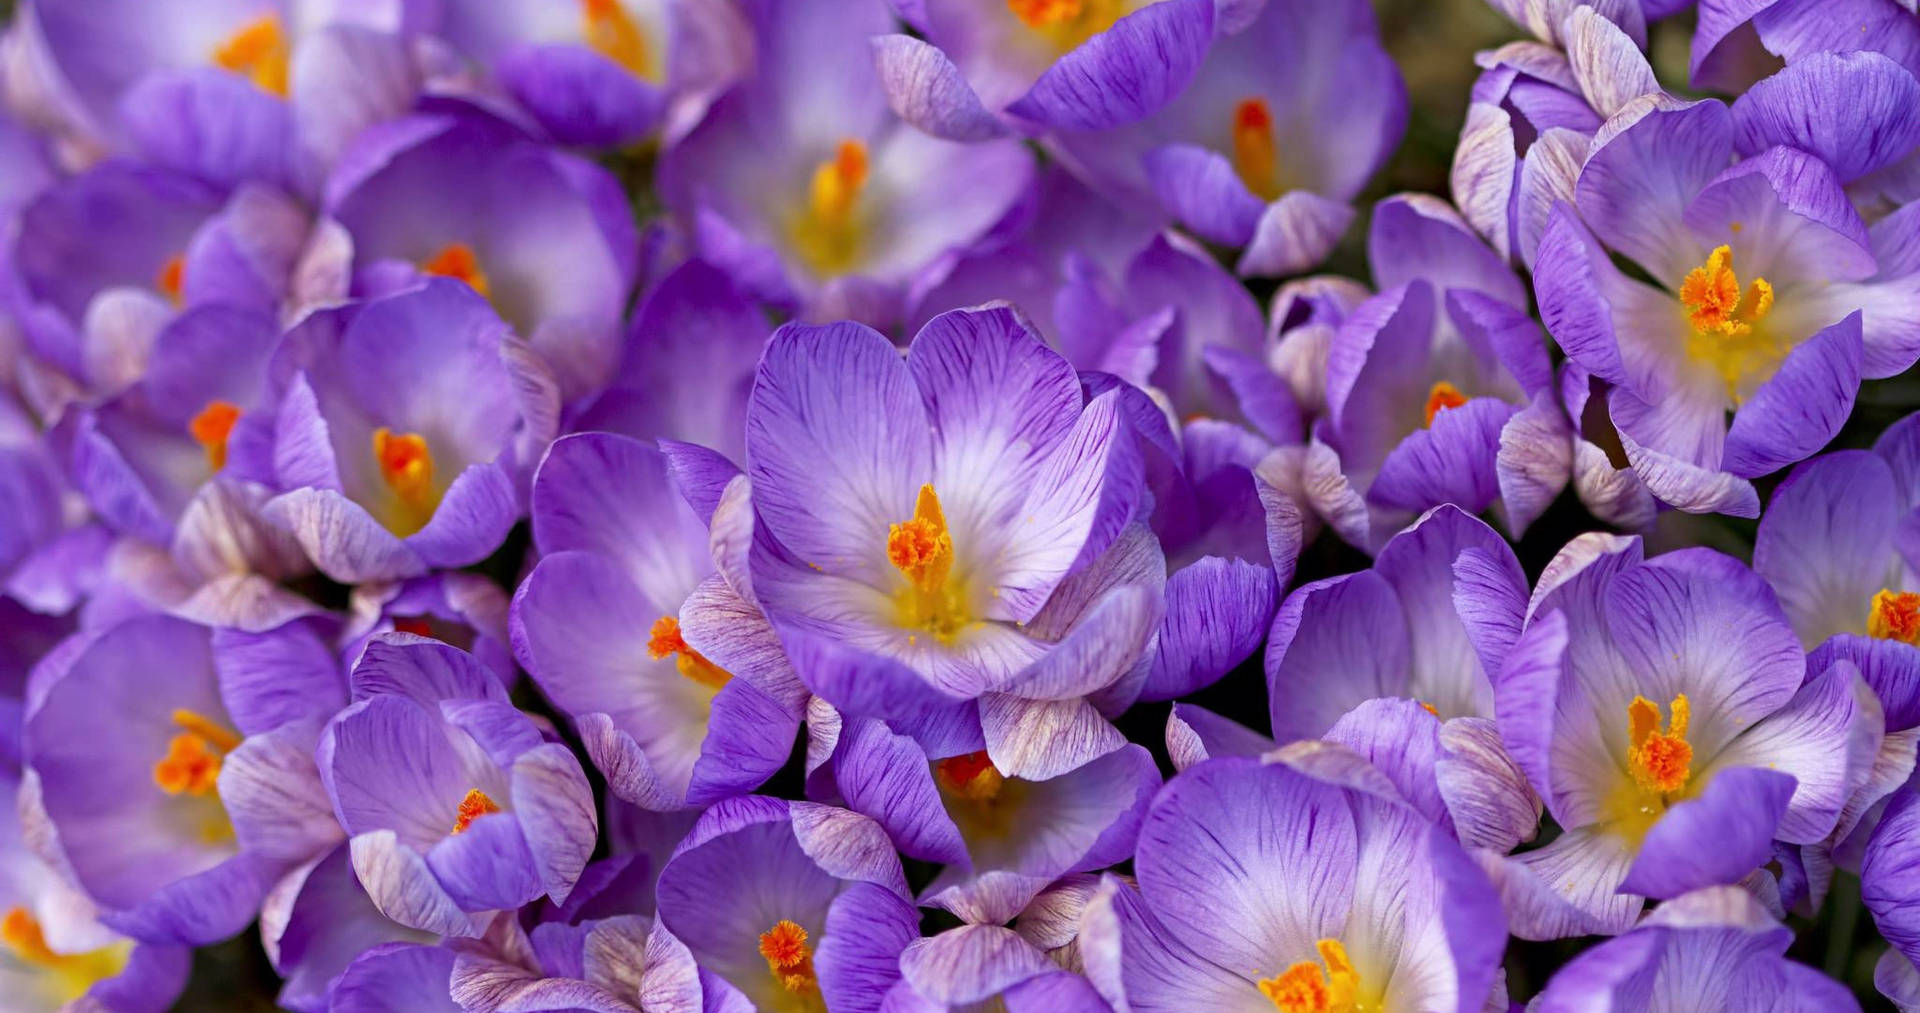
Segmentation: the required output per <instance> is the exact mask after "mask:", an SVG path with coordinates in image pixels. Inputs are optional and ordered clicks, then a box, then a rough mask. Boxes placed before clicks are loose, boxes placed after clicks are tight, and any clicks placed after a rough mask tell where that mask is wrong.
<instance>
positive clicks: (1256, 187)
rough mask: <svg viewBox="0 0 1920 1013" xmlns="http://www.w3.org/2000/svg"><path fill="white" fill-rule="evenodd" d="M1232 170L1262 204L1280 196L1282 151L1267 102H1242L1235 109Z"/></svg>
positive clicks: (1261, 99) (1259, 100)
mask: <svg viewBox="0 0 1920 1013" xmlns="http://www.w3.org/2000/svg"><path fill="white" fill-rule="evenodd" d="M1233 170H1234V172H1235V173H1237V174H1239V176H1240V182H1242V183H1245V184H1246V186H1247V189H1248V190H1251V191H1253V194H1254V196H1256V197H1259V198H1260V199H1261V200H1269V201H1270V200H1273V199H1274V198H1276V197H1278V196H1280V193H1281V191H1282V189H1283V188H1282V187H1281V185H1280V149H1279V147H1278V146H1277V145H1276V144H1275V142H1274V136H1273V112H1272V110H1270V109H1269V108H1267V100H1266V99H1263V98H1257V97H1256V98H1246V99H1241V100H1240V104H1239V105H1236V106H1234V107H1233Z"/></svg>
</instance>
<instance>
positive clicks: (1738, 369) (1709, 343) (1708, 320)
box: [1680, 246, 1792, 401]
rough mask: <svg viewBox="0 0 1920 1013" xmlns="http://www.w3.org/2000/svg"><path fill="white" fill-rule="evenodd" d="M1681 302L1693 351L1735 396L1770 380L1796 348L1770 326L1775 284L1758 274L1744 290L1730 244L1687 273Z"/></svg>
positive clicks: (1747, 392)
mask: <svg viewBox="0 0 1920 1013" xmlns="http://www.w3.org/2000/svg"><path fill="white" fill-rule="evenodd" d="M1680 305H1681V306H1682V307H1684V308H1685V309H1686V312H1687V324H1688V326H1690V327H1691V328H1692V334H1691V335H1689V337H1688V338H1687V354H1688V355H1689V356H1691V357H1692V358H1693V360H1694V361H1696V362H1699V363H1701V364H1703V365H1705V366H1707V367H1709V368H1711V369H1713V370H1714V371H1715V372H1716V373H1718V374H1719V375H1720V378H1721V379H1722V380H1723V381H1725V382H1726V385H1727V396H1728V397H1729V398H1732V399H1733V400H1735V401H1739V400H1740V399H1741V398H1743V397H1744V396H1746V395H1747V394H1749V393H1751V392H1752V390H1753V388H1755V387H1758V386H1759V385H1760V384H1761V383H1764V382H1766V380H1767V379H1768V378H1769V377H1771V376H1772V375H1773V373H1774V371H1775V370H1777V369H1779V368H1780V363H1781V361H1782V360H1784V359H1785V358H1786V357H1787V353H1788V352H1789V351H1792V348H1791V346H1790V345H1789V344H1787V343H1785V342H1783V341H1782V340H1781V339H1780V338H1779V337H1778V336H1776V335H1774V334H1773V333H1772V331H1771V329H1770V328H1768V327H1766V326H1764V322H1765V320H1766V317H1767V314H1768V313H1769V312H1771V311H1772V310H1773V286H1772V285H1771V284H1769V283H1768V282H1767V280H1766V279H1765V278H1755V279H1753V281H1752V282H1751V283H1750V284H1749V285H1748V286H1747V288H1746V290H1745V292H1742V291H1741V288H1740V278H1739V276H1738V275H1736V274H1734V273H1733V250H1732V248H1730V247H1726V246H1720V247H1716V248H1715V249H1714V251H1713V253H1711V254H1710V255H1708V257H1707V262H1706V263H1705V264H1702V265H1700V266H1699V267H1696V268H1694V269H1693V270H1692V271H1689V272H1687V277H1686V279H1685V280H1684V281H1682V282H1681V283H1680Z"/></svg>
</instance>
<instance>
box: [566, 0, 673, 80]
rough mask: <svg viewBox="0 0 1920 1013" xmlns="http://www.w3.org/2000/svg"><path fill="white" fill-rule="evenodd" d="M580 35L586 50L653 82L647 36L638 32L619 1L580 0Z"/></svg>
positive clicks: (655, 75)
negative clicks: (584, 41) (584, 42)
mask: <svg viewBox="0 0 1920 1013" xmlns="http://www.w3.org/2000/svg"><path fill="white" fill-rule="evenodd" d="M580 34H581V37H583V38H584V39H586V42H587V48H589V49H591V50H593V51H594V52H596V53H599V54H600V55H601V56H604V57H606V58H607V59H609V60H612V61H613V62H615V63H617V64H619V65H620V66H621V67H623V68H625V69H626V71H627V73H629V74H632V75H633V76H634V77H637V78H641V79H643V80H647V81H653V80H657V79H658V78H659V70H658V69H657V68H655V67H654V64H653V53H652V52H651V51H650V50H649V49H648V48H647V35H646V33H645V32H642V31H641V30H640V26H639V24H637V23H636V22H635V21H634V20H633V17H632V16H631V15H629V14H628V13H627V11H626V8H624V7H622V6H620V0H580Z"/></svg>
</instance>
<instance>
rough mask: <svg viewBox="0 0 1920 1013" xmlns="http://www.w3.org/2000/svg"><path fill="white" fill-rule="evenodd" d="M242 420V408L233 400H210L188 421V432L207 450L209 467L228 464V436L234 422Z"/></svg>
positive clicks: (211, 468)
mask: <svg viewBox="0 0 1920 1013" xmlns="http://www.w3.org/2000/svg"><path fill="white" fill-rule="evenodd" d="M238 421H240V409H239V407H238V406H236V405H235V404H234V403H233V402H231V401H221V400H218V399H215V400H212V401H208V402H207V406H206V407H205V408H202V409H200V414H198V415H195V416H194V417H193V419H192V421H190V422H188V423H187V432H189V433H191V434H192V435H193V439H194V442H196V443H198V444H200V446H201V447H202V448H204V449H205V450H206V452H207V468H208V469H209V470H212V471H219V470H220V469H221V468H224V467H226V466H227V437H228V436H229V435H231V434H232V433H233V424H234V423H235V422H238Z"/></svg>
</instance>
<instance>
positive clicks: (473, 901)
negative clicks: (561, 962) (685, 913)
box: [317, 634, 598, 936]
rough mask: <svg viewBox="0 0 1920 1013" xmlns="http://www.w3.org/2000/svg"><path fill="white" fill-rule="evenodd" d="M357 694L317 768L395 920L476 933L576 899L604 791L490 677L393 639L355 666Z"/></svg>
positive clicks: (359, 864) (425, 647) (367, 876)
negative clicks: (543, 899) (550, 902)
mask: <svg viewBox="0 0 1920 1013" xmlns="http://www.w3.org/2000/svg"><path fill="white" fill-rule="evenodd" d="M353 695H354V699H355V702H354V703H352V704H351V705H349V706H348V707H347V708H346V709H345V710H343V711H341V712H340V713H339V714H338V715H337V716H335V717H334V718H333V720H332V721H331V722H329V723H328V725H327V727H326V730H325V732H324V733H323V734H322V736H321V738H320V744H319V751H318V754H317V758H318V762H319V765H320V776H321V779H322V780H323V781H324V782H325V784H326V788H327V795H328V796H329V797H330V798H331V799H332V801H333V806H334V812H335V814H336V815H337V816H338V818H339V820H340V825H341V827H343V828H344V829H345V830H346V832H347V834H348V835H349V837H350V843H351V847H352V859H353V871H354V874H355V875H356V876H358V877H359V879H360V883H361V885H362V886H363V887H364V888H365V889H366V892H367V896H368V897H370V898H371V899H372V900H373V903H374V906H375V907H377V908H378V909H379V910H380V912H381V913H382V914H384V915H386V916H387V917H388V918H390V919H392V920H393V921H396V922H399V923H400V924H402V925H406V926H409V927H411V928H417V929H421V930H424V931H428V932H435V933H438V934H440V935H444V936H477V935H479V934H480V933H481V932H482V930H483V929H484V927H485V925H486V924H487V922H488V920H489V919H488V918H487V917H486V915H485V913H486V912H491V911H496V910H503V909H504V910H513V909H515V908H518V907H520V906H521V905H522V904H525V903H527V902H529V901H531V900H533V899H534V898H536V897H539V896H541V895H543V894H544V895H546V896H548V897H551V898H553V899H554V900H556V901H561V900H565V899H566V897H567V895H568V893H569V892H570V891H571V890H572V889H573V885H574V882H575V881H576V880H577V879H578V878H579V876H580V872H581V870H582V869H583V868H585V866H586V863H587V857H588V856H589V855H590V854H591V853H592V851H593V844H594V838H595V836H596V835H597V833H598V821H597V818H596V816H595V810H594V804H593V791H592V789H591V788H590V787H589V786H588V784H587V779H586V775H585V774H584V773H583V772H582V771H581V770H580V763H579V761H578V760H576V759H574V757H573V754H572V753H570V752H568V751H567V748H566V747H565V746H564V745H561V744H559V743H557V742H549V741H546V740H545V738H544V737H543V736H542V735H541V733H540V731H539V729H538V727H537V726H536V725H535V724H534V723H533V722H532V721H531V720H529V719H528V718H527V717H526V716H525V715H524V714H521V713H520V712H519V711H516V710H514V709H513V707H512V705H511V704H509V703H508V702H507V700H506V692H505V690H503V689H501V688H500V683H499V681H498V679H497V678H496V677H495V676H494V675H493V673H492V672H491V671H490V670H488V669H487V668H486V667H485V666H483V665H481V663H480V662H479V661H478V660H477V659H475V658H474V657H473V656H472V655H469V654H466V653H465V652H463V651H459V650H457V649H455V648H452V647H449V646H447V645H445V644H441V643H438V642H436V641H430V640H423V639H420V638H417V637H408V636H405V635H395V634H388V635H387V638H386V639H384V640H376V641H375V642H374V643H373V644H371V645H369V646H368V647H367V652H366V654H365V655H364V656H363V657H362V658H361V660H360V664H359V665H358V666H357V667H356V668H355V669H354V671H353Z"/></svg>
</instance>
